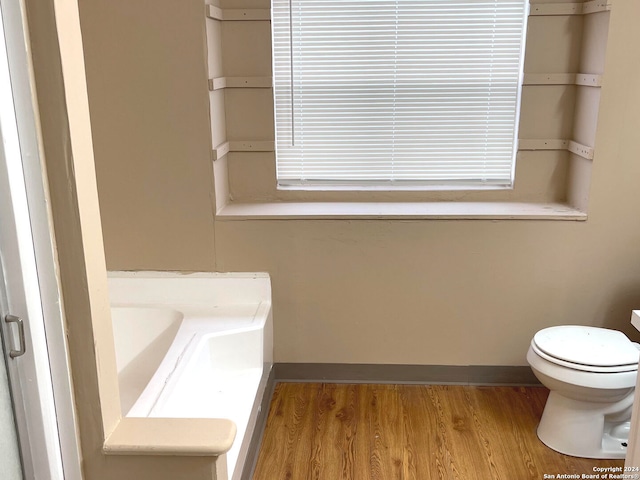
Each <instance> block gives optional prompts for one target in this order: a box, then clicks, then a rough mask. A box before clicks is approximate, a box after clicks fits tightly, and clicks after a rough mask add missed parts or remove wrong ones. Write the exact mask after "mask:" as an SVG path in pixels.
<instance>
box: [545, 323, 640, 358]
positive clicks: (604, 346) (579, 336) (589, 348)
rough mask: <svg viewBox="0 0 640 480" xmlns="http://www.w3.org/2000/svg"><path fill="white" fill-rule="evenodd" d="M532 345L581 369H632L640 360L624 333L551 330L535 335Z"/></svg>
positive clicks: (593, 329) (572, 328)
mask: <svg viewBox="0 0 640 480" xmlns="http://www.w3.org/2000/svg"><path fill="white" fill-rule="evenodd" d="M533 341H534V342H535V344H536V346H537V347H538V348H539V349H540V350H541V351H543V352H544V353H546V354H547V355H550V356H552V357H555V358H559V359H561V360H565V361H567V362H571V363H577V364H581V365H592V366H600V367H610V366H616V365H633V364H637V363H638V358H639V357H640V351H638V349H637V348H636V346H635V345H634V344H633V343H631V341H630V340H629V339H628V338H627V337H626V335H625V334H624V333H622V332H619V331H617V330H609V329H607V328H597V327H583V326H579V325H562V326H558V327H549V328H545V329H543V330H540V331H539V332H538V333H536V334H535V336H534V337H533Z"/></svg>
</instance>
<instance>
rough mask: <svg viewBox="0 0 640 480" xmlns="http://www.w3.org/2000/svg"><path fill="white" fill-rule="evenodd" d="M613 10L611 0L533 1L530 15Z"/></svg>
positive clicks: (584, 13) (579, 13)
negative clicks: (574, 1)
mask: <svg viewBox="0 0 640 480" xmlns="http://www.w3.org/2000/svg"><path fill="white" fill-rule="evenodd" d="M609 10H611V3H610V0H591V1H589V2H584V3H532V4H531V9H530V10H529V15H532V16H554V15H588V14H591V13H598V12H607V11H609Z"/></svg>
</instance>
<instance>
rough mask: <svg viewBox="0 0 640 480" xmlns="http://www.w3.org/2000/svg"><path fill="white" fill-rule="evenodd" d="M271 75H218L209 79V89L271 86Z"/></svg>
mask: <svg viewBox="0 0 640 480" xmlns="http://www.w3.org/2000/svg"><path fill="white" fill-rule="evenodd" d="M272 86H273V80H272V79H271V77H218V78H210V79H209V90H220V89H223V88H271V87H272Z"/></svg>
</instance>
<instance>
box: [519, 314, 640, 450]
mask: <svg viewBox="0 0 640 480" xmlns="http://www.w3.org/2000/svg"><path fill="white" fill-rule="evenodd" d="M638 347H639V346H638V344H636V343H632V342H631V341H630V340H629V339H628V338H627V337H626V336H625V335H624V334H623V333H622V332H618V331H616V330H609V329H606V328H597V327H583V326H578V325H563V326H557V327H550V328H545V329H543V330H540V331H539V332H538V333H536V335H535V336H534V337H533V340H531V345H530V347H529V351H528V352H527V361H528V362H529V365H531V369H532V370H533V373H534V374H535V376H536V377H537V378H538V380H540V382H541V383H542V384H543V385H544V386H545V387H547V388H548V389H549V390H550V393H549V397H548V399H547V403H546V405H545V407H544V412H543V414H542V418H541V420H540V424H539V425H538V438H539V439H540V440H541V441H542V442H543V443H544V444H545V445H547V446H548V447H550V448H552V449H553V450H556V451H558V452H560V453H564V454H566V455H572V456H575V457H585V458H601V459H613V458H624V457H625V455H626V452H627V440H628V438H629V426H630V420H631V408H632V406H633V397H634V390H635V385H636V376H637V371H638V358H639V357H640V351H639V349H638Z"/></svg>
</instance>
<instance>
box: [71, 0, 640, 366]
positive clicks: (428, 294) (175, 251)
mask: <svg viewBox="0 0 640 480" xmlns="http://www.w3.org/2000/svg"><path fill="white" fill-rule="evenodd" d="M80 3H81V14H82V18H81V20H82V22H83V34H84V38H85V42H86V43H85V50H86V58H87V65H88V84H89V98H90V107H91V114H92V122H93V134H94V138H95V142H96V147H95V157H96V164H97V174H98V183H99V187H100V200H101V211H102V216H103V228H104V235H105V243H106V250H107V264H108V267H109V268H110V269H156V270H161V269H178V270H191V269H199V270H209V269H212V268H217V269H218V270H220V271H267V272H269V273H270V274H271V275H272V279H273V294H274V321H275V360H276V361H278V362H353V363H408V364H451V365H464V364H474V365H524V364H526V361H525V353H526V350H527V347H528V344H529V341H530V339H531V336H532V335H533V334H534V333H535V332H536V331H537V330H538V329H540V328H543V327H545V326H549V325H557V324H561V323H582V324H589V325H600V326H607V327H611V328H620V329H622V330H624V331H625V332H627V333H629V334H632V335H633V338H634V339H636V340H638V339H639V338H640V337H639V336H638V335H637V334H633V331H632V330H631V329H630V328H629V327H628V324H629V318H630V312H631V309H632V308H640V215H638V206H639V205H640V197H639V194H638V192H637V184H638V179H640V161H638V159H639V158H640V146H639V145H638V143H637V141H636V138H637V137H638V132H640V89H639V88H638V87H637V79H638V78H640V65H639V64H638V62H637V60H635V59H636V58H637V55H636V53H637V52H636V50H637V46H638V45H640V30H639V29H638V28H637V26H636V25H635V20H634V19H637V18H640V5H638V3H637V2H633V1H630V0H620V1H617V2H615V5H614V10H613V13H612V16H611V26H610V37H609V44H608V50H609V55H608V59H607V67H606V74H605V77H604V87H603V89H602V95H601V102H600V122H599V127H598V132H597V135H596V159H595V163H594V169H593V178H592V184H591V192H590V198H589V204H590V205H589V220H588V221H587V222H585V223H579V222H554V221H534V220H532V221H433V220H425V221H400V220H398V221H383V220H375V221H373V220H372V221H364V220H357V221H356V220H354V221H349V220H339V221H337V220H336V221H325V220H282V221H216V222H215V245H214V242H213V241H212V235H213V232H212V223H211V208H212V206H211V201H210V197H211V196H212V195H213V192H212V191H211V188H212V187H211V185H212V179H211V163H210V160H209V157H208V155H207V151H208V149H209V148H210V146H211V143H210V142H211V134H210V133H209V131H207V128H208V127H207V125H208V118H205V112H206V109H207V108H208V101H207V98H208V94H207V92H206V88H205V79H206V78H205V77H206V71H205V67H206V62H205V60H204V56H205V52H204V34H203V32H202V29H203V18H202V2H201V0H188V1H182V2H170V1H168V0H157V1H154V2H129V1H126V0H110V1H106V0H105V1H102V2H95V1H92V2H89V1H87V0H83V1H81V2H80ZM178 5H179V6H178ZM174 19H175V21H173V20H174ZM149 72H156V73H157V74H156V75H150V74H149ZM154 80H155V82H154ZM174 96H175V98H173V97H174ZM167 97H170V98H172V99H171V100H169V99H168V98H167ZM177 99H180V101H181V102H184V104H185V105H189V108H184V109H181V110H180V118H181V122H184V123H185V124H186V125H188V126H189V128H186V127H185V128H182V127H180V126H178V125H174V124H173V123H172V122H169V121H168V120H167V119H166V118H165V116H166V115H167V114H169V113H170V112H173V110H171V109H170V108H169V106H168V105H174V103H172V102H175V101H176V100H177ZM159 105H160V106H159ZM161 107H162V108H161ZM176 108H177V107H176ZM124 111H126V113H127V115H133V116H134V117H135V119H136V120H135V122H134V121H132V120H126V118H125V117H126V116H125V115H124ZM217 113H218V112H214V115H215V114H217ZM143 119H144V121H145V122H147V123H146V126H144V128H135V127H136V126H138V124H139V123H143V122H142V120H143ZM156 142H161V144H162V148H160V147H158V145H157V143H156ZM187 145H188V148H187ZM575 168H578V167H575ZM174 178H177V179H178V183H179V185H178V186H171V187H169V186H170V185H171V184H172V180H173V179H174ZM167 195H169V198H170V201H169V200H168V198H167ZM167 231H169V232H171V235H169V236H168V237H164V236H163V235H164V234H166V232H167ZM177 232H180V234H179V235H178V233H177ZM158 238H160V240H159V241H158V243H157V244H155V243H154V241H155V240H157V239H158ZM151 245H155V246H153V247H151ZM213 256H215V267H214V266H213V261H212V257H213Z"/></svg>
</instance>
